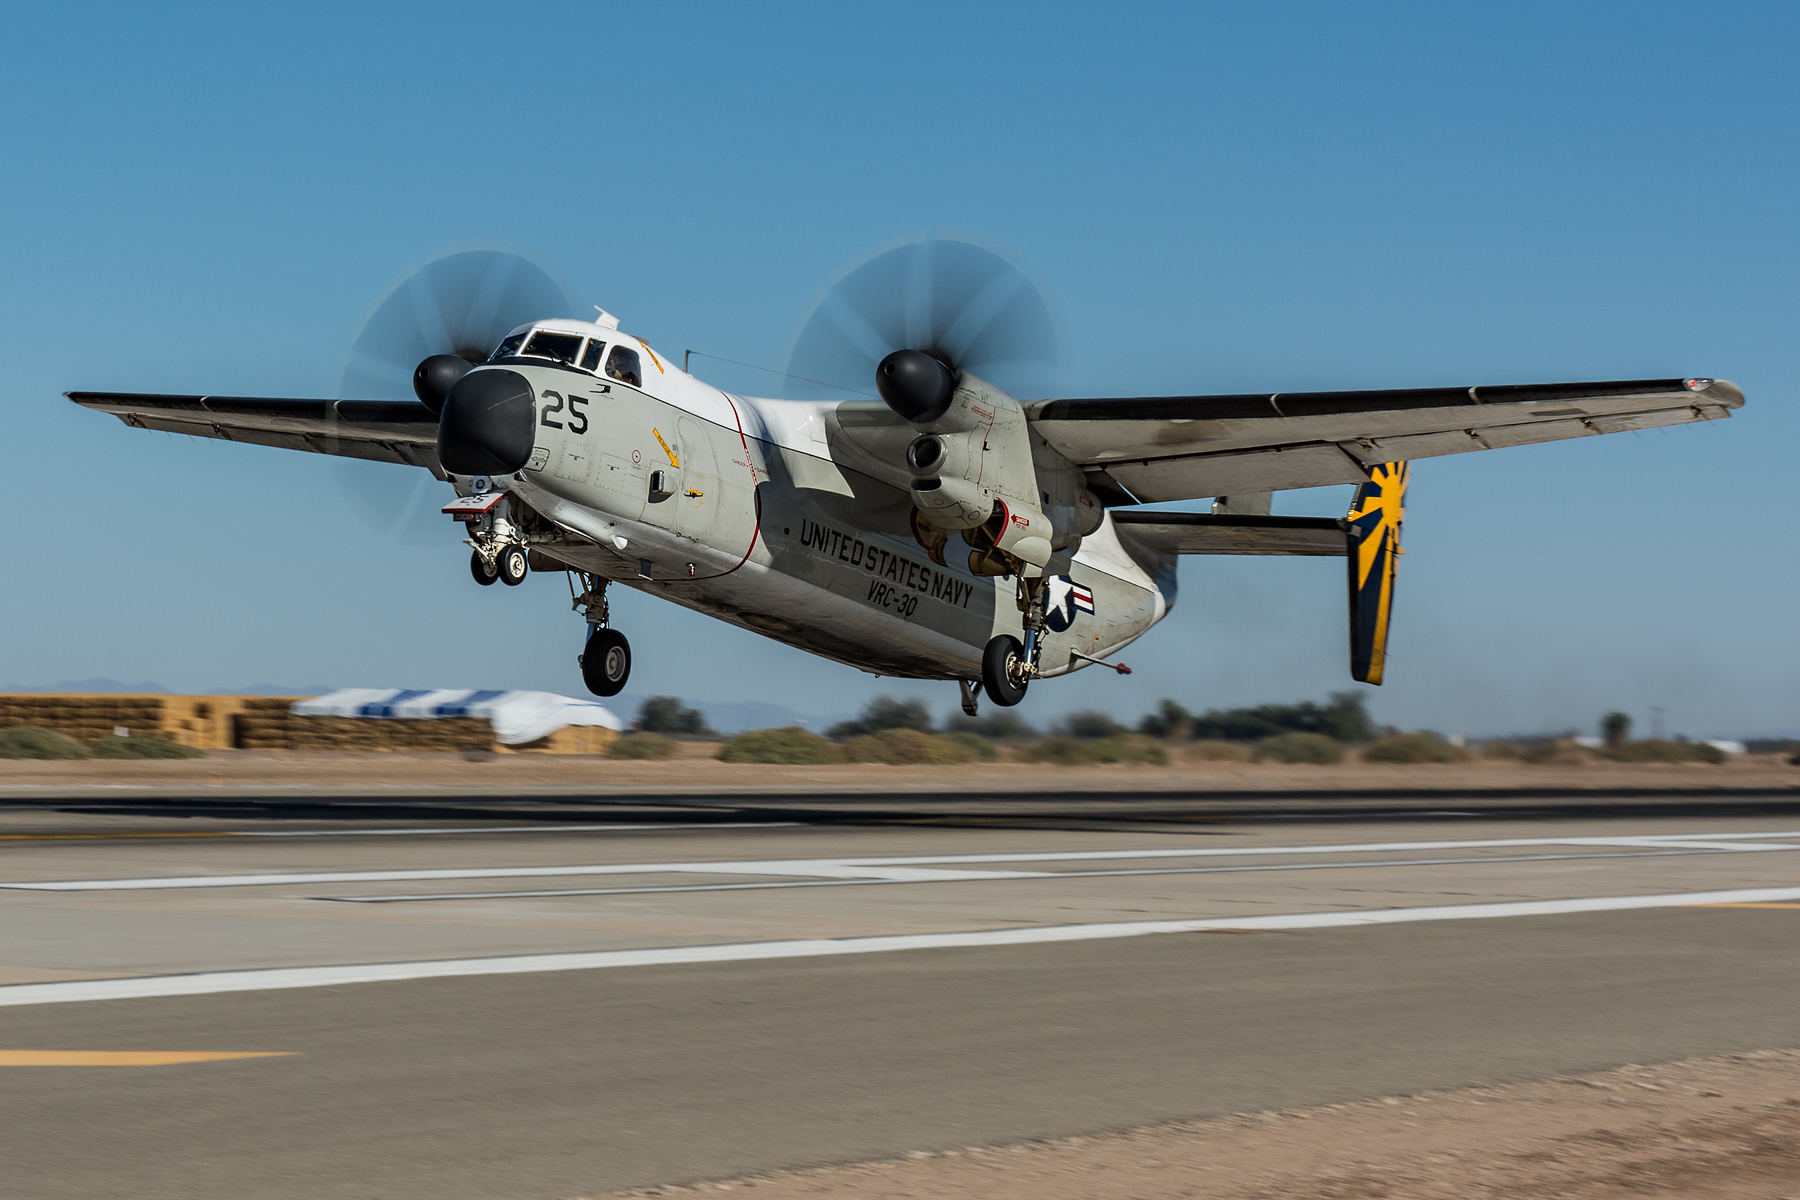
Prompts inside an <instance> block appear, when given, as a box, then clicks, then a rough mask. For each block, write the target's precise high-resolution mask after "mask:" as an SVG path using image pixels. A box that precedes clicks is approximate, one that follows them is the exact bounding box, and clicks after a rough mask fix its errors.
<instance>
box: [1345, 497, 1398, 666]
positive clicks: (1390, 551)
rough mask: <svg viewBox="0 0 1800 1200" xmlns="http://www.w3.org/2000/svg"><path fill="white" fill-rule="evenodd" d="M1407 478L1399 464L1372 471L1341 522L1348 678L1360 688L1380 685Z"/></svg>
mask: <svg viewBox="0 0 1800 1200" xmlns="http://www.w3.org/2000/svg"><path fill="white" fill-rule="evenodd" d="M1408 474H1409V472H1408V470H1407V464H1405V463H1403V462H1396V463H1380V464H1378V465H1376V466H1374V467H1371V468H1370V469H1369V481H1368V482H1367V483H1365V484H1363V485H1362V486H1361V487H1359V488H1357V489H1356V499H1354V500H1352V501H1351V502H1350V515H1349V516H1348V517H1346V518H1345V523H1346V525H1347V526H1348V530H1349V538H1350V546H1349V562H1350V674H1351V675H1352V676H1353V677H1354V678H1356V679H1357V680H1358V681H1360V682H1362V683H1377V684H1378V683H1380V682H1381V669H1382V666H1383V664H1384V663H1385V662H1386V661H1387V640H1388V621H1389V619H1390V618H1391V617H1392V616H1393V615H1394V569H1395V567H1396V565H1397V563H1398V560H1399V557H1400V553H1401V551H1400V525H1401V523H1402V522H1403V521H1404V520H1405V519H1406V481H1407V476H1408Z"/></svg>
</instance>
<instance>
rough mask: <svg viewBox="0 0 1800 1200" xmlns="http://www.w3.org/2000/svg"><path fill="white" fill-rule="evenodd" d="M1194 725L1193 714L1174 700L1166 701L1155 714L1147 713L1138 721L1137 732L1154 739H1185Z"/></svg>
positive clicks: (1157, 708) (1159, 705)
mask: <svg viewBox="0 0 1800 1200" xmlns="http://www.w3.org/2000/svg"><path fill="white" fill-rule="evenodd" d="M1193 723H1194V714H1193V713H1191V712H1189V711H1188V710H1187V709H1185V708H1183V707H1182V706H1181V705H1179V704H1177V703H1175V702H1174V701H1173V700H1164V701H1163V702H1162V703H1161V704H1158V705H1157V706H1156V711H1155V712H1153V713H1146V714H1145V715H1144V716H1143V717H1142V718H1141V719H1140V720H1139V721H1138V727H1137V731H1138V732H1139V733H1141V734H1144V735H1146V736H1148V737H1154V738H1185V737H1186V736H1187V735H1188V730H1189V729H1190V728H1192V726H1193Z"/></svg>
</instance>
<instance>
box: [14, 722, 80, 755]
mask: <svg viewBox="0 0 1800 1200" xmlns="http://www.w3.org/2000/svg"><path fill="white" fill-rule="evenodd" d="M86 757H87V747H85V746H83V745H82V744H81V743H80V742H78V741H76V740H75V739H74V738H72V737H64V736H63V735H62V734H60V733H52V732H50V731H49V730H48V729H43V728H40V727H39V726H36V725H14V726H13V727H12V728H10V729H0V758H86Z"/></svg>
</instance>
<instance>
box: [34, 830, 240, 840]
mask: <svg viewBox="0 0 1800 1200" xmlns="http://www.w3.org/2000/svg"><path fill="white" fill-rule="evenodd" d="M242 836H244V835H243V834H241V833H226V832H215V833H0V842H72V841H81V840H89V841H91V840H93V839H96V838H99V839H105V840H111V839H113V838H220V837H242Z"/></svg>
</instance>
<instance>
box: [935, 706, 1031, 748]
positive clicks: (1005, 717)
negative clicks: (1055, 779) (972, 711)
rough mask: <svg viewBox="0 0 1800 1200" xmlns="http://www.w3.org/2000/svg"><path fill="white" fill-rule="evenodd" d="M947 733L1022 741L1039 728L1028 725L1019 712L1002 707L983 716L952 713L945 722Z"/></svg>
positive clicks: (999, 740) (995, 739)
mask: <svg viewBox="0 0 1800 1200" xmlns="http://www.w3.org/2000/svg"><path fill="white" fill-rule="evenodd" d="M944 732H946V733H972V734H975V735H976V736H977V737H983V738H988V739H991V740H993V741H996V742H1020V741H1025V740H1028V739H1030V738H1034V737H1036V736H1037V730H1035V729H1033V728H1032V727H1031V726H1029V725H1027V724H1026V723H1025V721H1024V719H1023V718H1022V717H1020V716H1019V714H1018V713H1013V712H1007V711H1006V710H1005V709H1001V710H1000V711H998V712H990V713H987V714H985V715H983V716H979V717H971V716H970V715H969V714H967V713H960V712H959V713H952V714H951V715H950V718H949V720H947V721H945V722H944Z"/></svg>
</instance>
